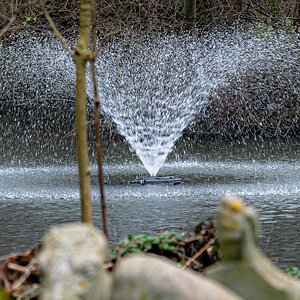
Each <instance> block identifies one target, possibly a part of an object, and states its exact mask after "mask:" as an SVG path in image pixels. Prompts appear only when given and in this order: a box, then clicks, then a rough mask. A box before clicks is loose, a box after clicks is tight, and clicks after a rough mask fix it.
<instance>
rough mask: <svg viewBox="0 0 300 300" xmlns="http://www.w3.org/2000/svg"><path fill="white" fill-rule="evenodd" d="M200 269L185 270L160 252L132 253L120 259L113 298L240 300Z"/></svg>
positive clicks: (140, 299) (118, 299) (115, 275)
mask: <svg viewBox="0 0 300 300" xmlns="http://www.w3.org/2000/svg"><path fill="white" fill-rule="evenodd" d="M238 299H241V298H240V297H239V296H237V295H235V294H234V293H233V292H231V291H229V290H227V289H226V288H225V287H222V286H221V285H219V284H218V283H215V282H213V281H211V280H209V279H207V278H204V277H203V276H201V275H200V274H199V273H196V272H192V271H183V270H181V269H180V268H179V267H178V266H176V265H175V264H174V263H173V262H171V261H170V260H167V259H163V258H161V257H158V256H151V255H132V256H131V257H128V258H125V259H123V260H121V262H120V263H118V265H117V267H116V270H115V271H114V276H113V288H112V298H111V300H238Z"/></svg>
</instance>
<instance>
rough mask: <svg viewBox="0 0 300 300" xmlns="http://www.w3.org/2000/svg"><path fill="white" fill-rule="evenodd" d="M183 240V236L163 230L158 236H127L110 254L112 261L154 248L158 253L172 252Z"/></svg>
mask: <svg viewBox="0 0 300 300" xmlns="http://www.w3.org/2000/svg"><path fill="white" fill-rule="evenodd" d="M182 240H183V235H182V234H180V233H176V232H174V231H170V230H165V231H163V232H162V233H160V234H159V235H158V236H151V235H147V234H136V235H129V236H128V237H127V239H125V240H122V241H121V242H119V243H118V244H117V246H116V247H115V248H114V249H113V251H112V252H111V258H112V260H117V259H118V258H120V257H122V256H124V255H126V254H129V253H138V252H149V251H150V250H152V249H154V248H156V249H158V251H160V252H163V251H173V250H174V249H175V248H176V247H177V245H178V242H180V241H182Z"/></svg>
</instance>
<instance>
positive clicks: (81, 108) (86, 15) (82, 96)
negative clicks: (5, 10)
mask: <svg viewBox="0 0 300 300" xmlns="http://www.w3.org/2000/svg"><path fill="white" fill-rule="evenodd" d="M91 14H92V3H91V0H81V2H80V15H79V16H80V29H79V37H78V42H77V47H76V49H75V55H74V60H75V63H76V142H77V160H78V168H79V183H80V200H81V219H82V222H86V223H93V212H92V201H91V182H90V167H89V156H88V137H87V119H86V64H87V60H88V58H89V49H88V45H89V40H90V36H91Z"/></svg>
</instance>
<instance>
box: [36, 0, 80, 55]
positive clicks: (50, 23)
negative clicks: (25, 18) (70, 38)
mask: <svg viewBox="0 0 300 300" xmlns="http://www.w3.org/2000/svg"><path fill="white" fill-rule="evenodd" d="M40 5H41V7H42V10H43V13H44V15H45V17H46V19H47V21H48V22H49V25H50V27H51V29H52V30H53V32H54V34H55V35H56V37H57V38H58V39H59V40H60V42H61V43H62V45H63V47H64V48H65V49H66V50H67V51H68V52H69V53H70V55H71V56H72V57H73V56H74V51H73V50H72V49H71V47H70V46H69V45H68V43H67V41H66V40H65V39H64V37H63V36H62V35H61V33H60V32H59V30H58V29H57V27H56V25H55V23H54V22H53V20H52V18H51V17H50V15H49V13H48V11H47V9H46V8H45V6H44V3H43V1H42V0H40Z"/></svg>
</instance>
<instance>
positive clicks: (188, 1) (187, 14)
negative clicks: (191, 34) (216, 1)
mask: <svg viewBox="0 0 300 300" xmlns="http://www.w3.org/2000/svg"><path fill="white" fill-rule="evenodd" d="M183 15H184V20H185V24H186V25H187V26H188V27H192V26H193V25H194V22H195V18H196V0H184V8H183Z"/></svg>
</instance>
